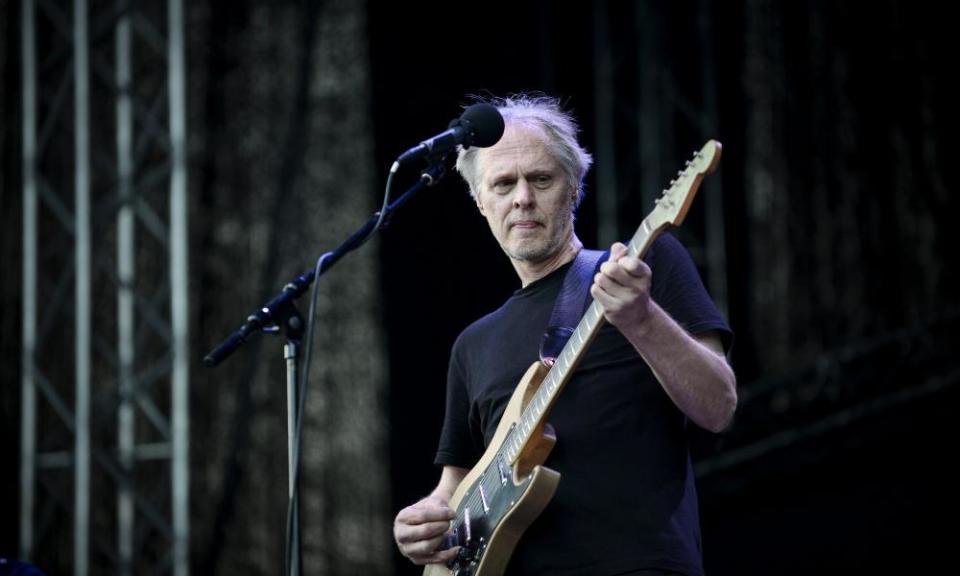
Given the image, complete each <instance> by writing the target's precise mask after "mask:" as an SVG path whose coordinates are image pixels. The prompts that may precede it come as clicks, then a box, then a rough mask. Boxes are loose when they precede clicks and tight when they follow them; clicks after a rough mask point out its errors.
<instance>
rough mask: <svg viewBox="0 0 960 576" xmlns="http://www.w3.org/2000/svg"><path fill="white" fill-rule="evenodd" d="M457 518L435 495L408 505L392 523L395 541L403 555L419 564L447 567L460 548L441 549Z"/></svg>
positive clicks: (445, 502)
mask: <svg viewBox="0 0 960 576" xmlns="http://www.w3.org/2000/svg"><path fill="white" fill-rule="evenodd" d="M454 517H455V514H454V512H453V510H451V509H450V507H449V506H447V501H446V500H444V499H443V498H441V497H439V496H436V495H431V496H427V497H426V498H424V499H423V500H421V501H419V502H417V503H416V504H413V505H411V506H407V507H406V508H404V509H403V510H401V511H400V513H399V514H397V517H396V519H394V521H393V538H394V540H396V542H397V547H398V548H400V553H401V554H403V555H404V556H406V557H407V558H409V559H410V560H411V561H412V562H413V563H414V564H418V565H423V564H433V563H444V564H445V563H447V562H448V561H450V560H452V559H453V558H455V557H456V555H457V551H458V550H459V547H454V548H450V549H447V550H442V549H439V548H441V545H442V544H443V543H444V538H445V535H446V533H447V531H448V530H449V529H450V520H452V519H453V518H454Z"/></svg>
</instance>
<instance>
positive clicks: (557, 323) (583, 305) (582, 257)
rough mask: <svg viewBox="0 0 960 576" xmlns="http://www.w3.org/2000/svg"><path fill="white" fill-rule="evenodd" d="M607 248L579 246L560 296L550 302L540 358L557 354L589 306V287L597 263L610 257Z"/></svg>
mask: <svg viewBox="0 0 960 576" xmlns="http://www.w3.org/2000/svg"><path fill="white" fill-rule="evenodd" d="M609 254H610V253H609V251H607V252H602V251H600V250H586V249H582V250H580V252H579V253H578V254H577V257H576V258H574V260H573V264H572V265H571V266H570V268H568V269H567V273H566V275H565V276H564V277H563V286H562V287H561V288H560V295H559V296H557V301H556V302H555V303H554V305H553V313H552V314H551V315H550V322H548V323H547V331H546V332H545V333H544V334H543V339H542V340H541V341H540V360H542V361H544V362H546V363H551V362H552V361H553V359H555V358H556V357H557V356H559V355H560V352H561V351H562V350H563V347H564V345H566V343H567V340H568V339H569V338H570V335H571V334H573V331H574V329H576V326H577V324H579V323H580V318H581V316H583V313H584V312H585V311H586V309H587V306H589V305H590V301H591V296H590V286H591V285H592V284H593V276H594V275H595V274H596V273H597V272H598V271H599V270H600V264H602V263H603V262H605V261H606V260H607V258H609Z"/></svg>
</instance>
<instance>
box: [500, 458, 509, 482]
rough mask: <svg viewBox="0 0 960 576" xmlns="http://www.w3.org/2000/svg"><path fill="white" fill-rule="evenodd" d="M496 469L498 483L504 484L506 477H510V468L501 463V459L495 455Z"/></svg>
mask: <svg viewBox="0 0 960 576" xmlns="http://www.w3.org/2000/svg"><path fill="white" fill-rule="evenodd" d="M497 471H498V472H500V484H502V485H504V486H506V485H507V479H509V478H510V469H509V467H508V466H506V465H505V464H504V463H503V460H501V459H500V457H499V456H497Z"/></svg>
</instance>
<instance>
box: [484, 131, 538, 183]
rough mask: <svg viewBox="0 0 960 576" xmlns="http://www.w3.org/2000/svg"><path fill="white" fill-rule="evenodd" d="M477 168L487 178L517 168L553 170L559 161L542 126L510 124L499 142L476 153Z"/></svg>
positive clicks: (521, 169)
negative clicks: (555, 157) (541, 128)
mask: <svg viewBox="0 0 960 576" xmlns="http://www.w3.org/2000/svg"><path fill="white" fill-rule="evenodd" d="M477 168H478V170H479V174H480V177H481V179H487V178H490V177H493V176H495V175H497V174H500V173H504V172H516V171H518V170H519V171H521V172H526V171H530V170H554V169H556V168H557V161H556V160H555V159H554V158H553V156H552V155H551V154H550V150H549V148H547V145H546V137H545V136H544V134H543V132H542V131H541V130H540V129H538V128H534V127H530V126H517V125H509V124H508V125H507V128H506V130H504V132H503V137H502V138H500V141H499V142H497V143H496V144H495V145H494V146H491V147H489V148H483V149H481V150H480V151H479V152H478V153H477Z"/></svg>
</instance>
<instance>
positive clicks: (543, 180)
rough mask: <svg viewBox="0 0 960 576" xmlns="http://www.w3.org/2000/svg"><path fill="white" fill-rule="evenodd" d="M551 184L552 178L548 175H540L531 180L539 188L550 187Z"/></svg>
mask: <svg viewBox="0 0 960 576" xmlns="http://www.w3.org/2000/svg"><path fill="white" fill-rule="evenodd" d="M552 182H553V177H552V176H550V175H548V174H542V175H540V176H536V177H534V179H533V183H534V184H535V185H537V186H540V187H547V186H550V184H551V183H552Z"/></svg>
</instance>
